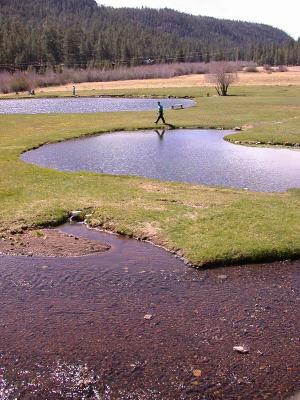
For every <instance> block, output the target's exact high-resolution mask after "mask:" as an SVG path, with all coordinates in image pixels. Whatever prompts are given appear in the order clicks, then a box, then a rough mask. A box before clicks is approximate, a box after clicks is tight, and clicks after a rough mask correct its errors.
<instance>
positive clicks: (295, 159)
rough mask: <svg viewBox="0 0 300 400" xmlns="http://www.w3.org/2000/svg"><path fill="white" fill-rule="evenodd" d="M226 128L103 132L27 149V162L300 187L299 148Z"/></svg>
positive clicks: (259, 187)
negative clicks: (239, 140) (241, 139)
mask: <svg viewBox="0 0 300 400" xmlns="http://www.w3.org/2000/svg"><path fill="white" fill-rule="evenodd" d="M228 133H229V132H228V131H227V132H226V131H213V130H199V129H198V130H196V129H185V130H184V129H181V130H170V131H166V132H165V133H164V131H134V132H116V133H107V134H102V135H98V136H92V137H88V138H82V139H76V140H69V141H65V142H61V143H53V144H49V145H45V146H42V147H40V148H39V149H36V150H32V151H29V152H26V153H24V154H23V155H22V159H23V160H24V161H27V162H29V163H34V164H38V165H41V166H44V167H50V168H55V169H58V170H63V171H79V170H86V171H94V172H100V173H106V174H113V175H135V176H143V177H147V178H155V179H159V180H162V181H178V182H188V183H193V184H206V185H221V186H227V187H235V188H248V189H249V190H254V191H262V192H272V191H285V190H286V189H288V188H292V187H300V152H299V151H296V150H290V149H281V148H277V149H271V148H258V147H246V146H240V145H235V144H232V143H229V142H226V141H225V140H224V139H223V137H224V136H225V135H226V134H228Z"/></svg>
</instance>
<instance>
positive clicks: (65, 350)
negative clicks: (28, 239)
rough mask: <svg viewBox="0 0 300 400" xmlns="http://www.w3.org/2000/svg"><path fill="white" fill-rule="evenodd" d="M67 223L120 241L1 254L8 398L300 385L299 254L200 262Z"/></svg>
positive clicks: (0, 348) (260, 393)
mask: <svg viewBox="0 0 300 400" xmlns="http://www.w3.org/2000/svg"><path fill="white" fill-rule="evenodd" d="M61 229H62V230H63V231H64V232H66V233H68V234H73V235H75V236H77V237H80V236H84V237H85V238H87V239H89V243H90V241H94V240H96V241H100V242H102V243H105V244H106V245H108V246H107V247H110V250H107V251H105V252H103V253H100V254H93V255H86V256H84V257H73V258H72V257H65V258H59V257H57V258H50V257H35V256H33V257H13V256H3V255H2V256H0V285H1V308H0V319H1V323H0V360H1V363H0V398H1V399H16V398H17V399H22V400H23V399H39V400H40V399H49V400H52V399H53V400H54V399H55V400H58V399H109V400H110V399H128V400H129V399H137V400H139V399H145V400H147V399H149V400H162V399H165V400H174V399H183V400H184V399H193V400H194V399H195V400H196V399H197V400H199V399H208V400H212V399H214V400H215V399H243V400H244V399H247V400H248V399H249V400H250V399H270V400H271V399H272V400H279V399H286V398H287V397H288V396H289V395H291V394H292V393H293V392H296V391H297V390H299V389H300V383H299V375H300V362H299V329H300V326H299V318H298V316H299V304H300V294H299V289H300V279H299V278H300V268H299V267H300V264H299V262H294V263H289V262H285V263H274V264H268V265H251V266H241V267H238V266H237V267H230V268H219V269H214V270H202V271H197V270H195V269H192V268H188V267H186V266H185V265H184V264H183V263H182V262H181V261H180V260H178V259H176V258H174V256H172V255H171V254H169V253H167V252H165V251H163V250H162V249H159V248H157V247H154V246H152V245H150V244H147V243H140V242H137V241H135V240H128V239H124V238H122V237H119V236H115V235H108V234H104V233H99V232H97V231H94V230H93V231H92V230H88V229H86V228H85V227H84V226H83V225H65V226H63V227H62V228H61ZM234 346H244V347H245V348H246V349H247V350H248V353H247V354H240V353H238V352H236V351H234V350H233V347H234Z"/></svg>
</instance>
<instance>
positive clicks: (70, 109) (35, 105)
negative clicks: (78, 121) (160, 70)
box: [0, 97, 195, 114]
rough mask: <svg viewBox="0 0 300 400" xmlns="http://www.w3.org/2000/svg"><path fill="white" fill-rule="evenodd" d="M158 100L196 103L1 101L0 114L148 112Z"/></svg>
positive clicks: (153, 101) (91, 99) (52, 100)
mask: <svg viewBox="0 0 300 400" xmlns="http://www.w3.org/2000/svg"><path fill="white" fill-rule="evenodd" d="M158 100H160V101H161V102H162V104H163V105H164V107H165V108H171V107H172V106H174V105H178V104H182V105H183V107H184V108H186V107H192V106H194V105H195V102H194V101H193V100H190V99H141V98H138V99H137V98H134V99H126V98H117V97H115V98H112V97H110V98H99V97H98V98H96V97H92V98H91V97H84V98H60V99H26V100H0V114H49V113H96V112H113V111H147V110H156V108H157V101H158Z"/></svg>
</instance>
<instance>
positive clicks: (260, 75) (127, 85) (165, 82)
mask: <svg viewBox="0 0 300 400" xmlns="http://www.w3.org/2000/svg"><path fill="white" fill-rule="evenodd" d="M209 85H210V84H209V83H208V82H207V79H206V77H205V75H184V76H178V77H174V78H169V79H166V78H163V79H145V80H128V81H115V82H86V83H79V84H77V85H76V88H77V90H93V89H94V90H112V89H147V88H149V89H152V88H165V87H168V88H171V87H174V88H176V87H192V86H209ZM234 85H235V86H258V85H262V86H264V85H270V86H276V85H278V86H287V85H300V67H290V68H289V71H288V72H272V73H271V74H270V73H267V72H265V71H263V70H262V69H260V70H259V72H256V73H254V72H240V73H239V74H238V80H237V82H235V84H234ZM72 87H73V84H71V83H70V84H67V85H62V86H53V87H48V88H47V89H39V90H37V92H43V91H47V92H58V91H70V92H71V91H72Z"/></svg>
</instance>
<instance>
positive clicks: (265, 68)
mask: <svg viewBox="0 0 300 400" xmlns="http://www.w3.org/2000/svg"><path fill="white" fill-rule="evenodd" d="M263 68H264V71H266V72H272V67H271V65H269V64H265V65H264V67H263Z"/></svg>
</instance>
